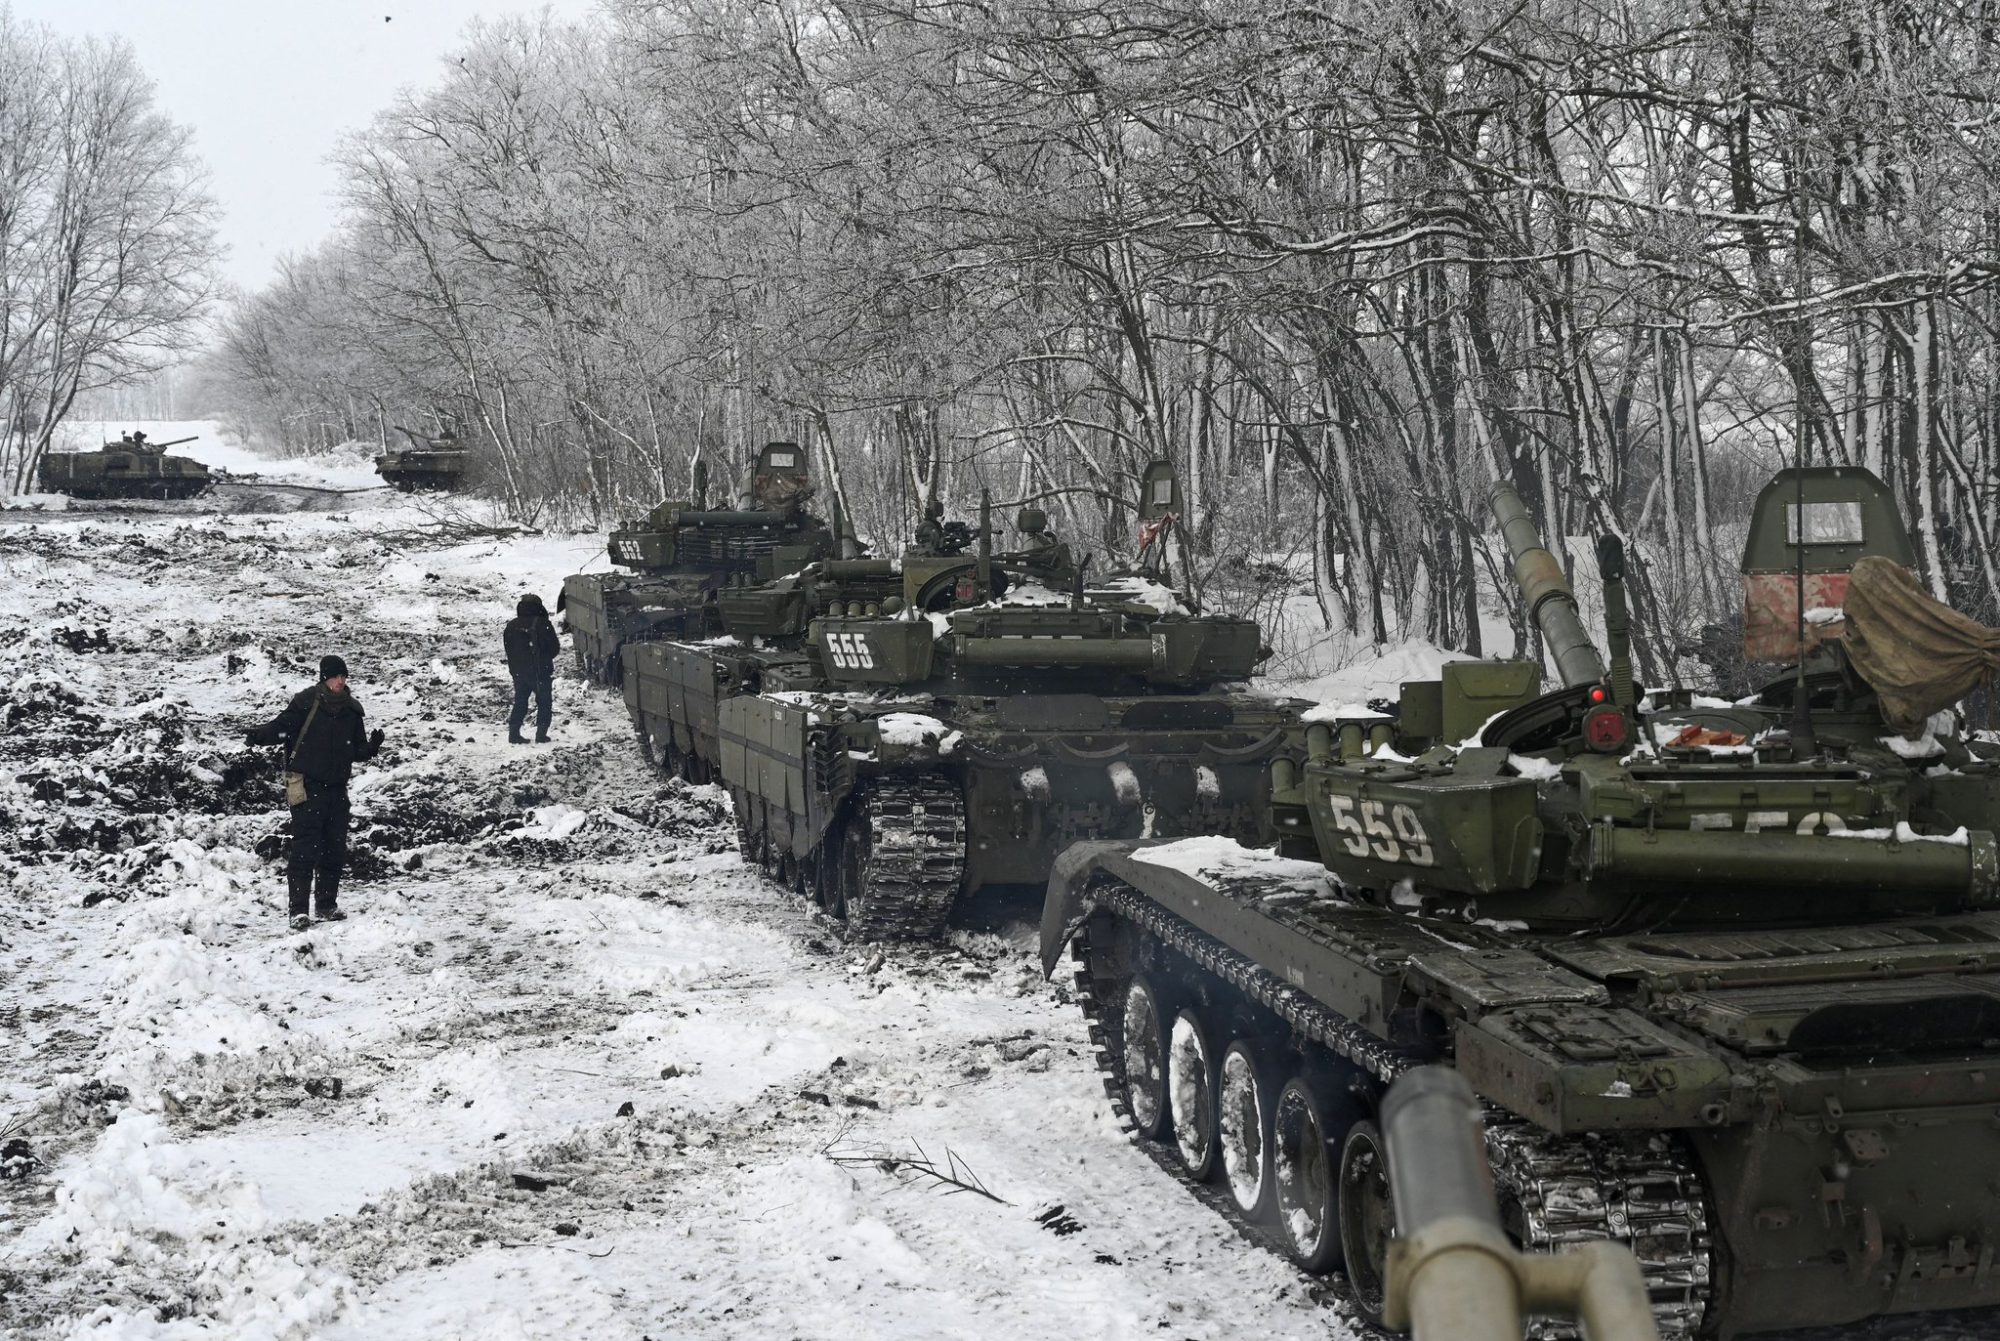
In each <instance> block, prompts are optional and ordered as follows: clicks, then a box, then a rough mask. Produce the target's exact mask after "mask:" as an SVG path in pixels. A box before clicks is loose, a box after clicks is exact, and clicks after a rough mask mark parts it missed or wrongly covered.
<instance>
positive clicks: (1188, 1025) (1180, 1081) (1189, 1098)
mask: <svg viewBox="0 0 2000 1341" xmlns="http://www.w3.org/2000/svg"><path fill="white" fill-rule="evenodd" d="M1215 1065H1216V1056H1215V1048H1214V1045H1213V1044H1211V1043H1210V1041H1209V1035H1208V1028H1207V1026H1205V1025H1204V1024H1202V1022H1201V1017H1200V1016H1198V1015H1196V1014H1195V1013H1194V1011H1192V1010H1187V1009H1183V1010H1182V1011H1181V1012H1180V1014H1178V1015H1176V1016H1174V1024H1173V1029H1172V1031H1171V1032H1170V1033H1169V1034H1168V1035H1167V1097H1168V1099H1169V1101H1170V1103H1169V1107H1170V1108H1171V1110H1172V1112H1171V1114H1170V1116H1171V1117H1172V1119H1173V1126H1174V1148H1175V1150H1176V1151H1178V1152H1179V1154H1180V1157H1181V1166H1182V1167H1183V1168H1185V1169H1186V1170H1187V1171H1188V1176H1189V1177H1190V1178H1192V1179H1194V1180H1195V1181H1196V1182H1198V1183H1205V1182H1207V1181H1208V1180H1209V1179H1211V1178H1213V1177H1214V1176H1215V1173H1216V1170H1217V1169H1219V1168H1220V1167H1221V1166H1222V1142H1221V1138H1220V1134H1219V1133H1218V1131H1217V1130H1216V1107H1215V1093H1216V1084H1215Z"/></svg>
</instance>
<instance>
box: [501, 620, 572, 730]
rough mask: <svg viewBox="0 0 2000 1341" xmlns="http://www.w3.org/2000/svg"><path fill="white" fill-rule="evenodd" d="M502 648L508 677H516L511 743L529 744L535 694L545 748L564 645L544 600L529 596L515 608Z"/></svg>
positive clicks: (537, 720)
mask: <svg viewBox="0 0 2000 1341" xmlns="http://www.w3.org/2000/svg"><path fill="white" fill-rule="evenodd" d="M501 644H502V645H503V646H504V647H505V648H506V649H507V673H508V674H509V675H511V676H513V677H514V711H513V712H512V713H511V714H510V715H509V716H508V718H507V739H508V740H509V741H510V742H512V743H513V744H515V745H526V744H527V743H528V742H527V740H526V739H525V738H524V737H523V736H522V735H521V723H523V722H524V721H526V720H527V717H528V695H530V694H533V695H534V696H535V743H536V744H538V745H539V744H545V743H546V742H547V741H548V738H549V718H550V717H552V716H554V715H555V705H554V700H553V698H552V695H553V693H554V689H555V673H556V653H557V652H558V651H560V650H561V647H562V645H561V644H560V643H558V642H557V641H556V626H555V625H554V624H551V623H550V622H549V612H548V611H547V610H545V609H543V608H542V598H541V597H539V596H537V595H535V594H534V593H533V592H529V593H528V594H527V595H526V596H523V597H522V598H521V600H520V603H519V604H517V605H516V606H515V607H514V618H512V619H510V620H508V621H507V632H506V633H505V635H504V636H503V637H502V638H501Z"/></svg>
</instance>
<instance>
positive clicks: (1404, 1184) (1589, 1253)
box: [1382, 1066, 1659, 1341]
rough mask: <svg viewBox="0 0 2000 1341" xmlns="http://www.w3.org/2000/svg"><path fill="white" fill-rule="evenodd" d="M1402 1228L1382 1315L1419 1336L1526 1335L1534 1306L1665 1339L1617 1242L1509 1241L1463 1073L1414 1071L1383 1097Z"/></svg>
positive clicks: (1504, 1339) (1612, 1335) (1627, 1339)
mask: <svg viewBox="0 0 2000 1341" xmlns="http://www.w3.org/2000/svg"><path fill="white" fill-rule="evenodd" d="M1382 1131H1383V1137H1384V1140H1385V1141H1386V1143H1387V1145H1388V1155H1389V1187H1390V1191H1391V1194H1392V1196H1393V1197H1394V1199H1395V1204H1396V1233H1397V1237H1396V1239H1395V1240H1394V1241H1393V1242H1392V1243H1391V1244H1390V1245H1389V1278H1388V1298H1387V1300H1386V1301H1385V1302H1386V1307H1385V1308H1384V1310H1383V1313H1384V1320H1385V1321H1387V1322H1388V1324H1389V1325H1390V1326H1392V1327H1408V1328H1409V1329H1410V1332H1411V1334H1412V1335H1413V1336H1414V1337H1415V1339H1416V1341H1520V1338H1521V1335H1522V1332H1523V1329H1524V1327H1525V1324H1526V1320H1527V1317H1528V1315H1529V1314H1531V1313H1532V1314H1558V1315H1564V1316H1568V1317H1573V1318H1577V1319H1579V1320H1580V1321H1581V1322H1582V1323H1583V1326H1584V1332H1585V1334H1586V1335H1587V1336H1588V1337H1589V1338H1590V1341H1659V1332H1658V1330H1657V1329H1656V1328H1655V1327H1654V1325H1653V1313H1652V1307H1651V1305H1650V1302H1649V1301H1648V1299H1647V1296H1646V1282H1645V1278H1644V1277H1643V1276H1642V1275H1640V1273H1639V1262H1638V1259H1637V1258H1635V1257H1633V1256H1632V1252H1631V1249H1629V1248H1628V1247H1626V1246H1625V1245H1623V1244H1620V1243H1613V1242H1610V1241H1608V1240H1607V1241H1600V1242H1597V1243H1586V1244H1582V1245H1579V1246H1578V1247H1574V1248H1570V1249H1567V1250H1565V1251H1563V1252H1560V1253H1552V1254H1541V1253H1524V1252H1521V1251H1520V1250H1519V1249H1517V1248H1515V1247H1514V1245H1513V1244H1512V1243H1510V1242H1508V1240H1507V1236H1506V1234H1505V1233H1503V1232H1502V1231H1501V1228H1500V1212H1499V1206H1498V1203H1497V1200H1496V1198H1495V1196H1494V1191H1493V1171H1492V1169H1491V1167H1490V1166H1489V1165H1488V1164H1487V1161H1486V1141H1485V1138H1484V1135H1483V1133H1482V1127H1481V1118H1480V1108H1479V1100H1478V1098H1477V1096H1475V1095H1474V1094H1473V1092H1472V1086H1471V1085H1469V1084H1467V1083H1466V1080H1465V1077H1463V1076H1461V1075H1459V1074H1458V1072H1456V1071H1453V1070H1451V1069H1450V1068H1449V1067H1443V1066H1423V1067H1418V1068H1416V1069H1415V1070H1412V1071H1407V1072H1405V1073H1404V1074H1403V1075H1402V1076H1401V1077H1399V1078H1398V1079H1397V1081H1396V1083H1395V1084H1394V1085H1392V1086H1390V1087H1389V1094H1388V1097H1387V1098H1386V1099H1385V1100H1384V1101H1383V1104H1382Z"/></svg>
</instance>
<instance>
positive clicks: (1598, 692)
mask: <svg viewBox="0 0 2000 1341" xmlns="http://www.w3.org/2000/svg"><path fill="white" fill-rule="evenodd" d="M1610 697H1611V695H1609V694H1607V693H1605V692H1604V687H1603V686H1602V685H1599V686H1597V687H1596V688H1594V689H1592V690H1591V691H1590V701H1591V702H1592V703H1602V702H1604V700H1605V699H1607V698H1610Z"/></svg>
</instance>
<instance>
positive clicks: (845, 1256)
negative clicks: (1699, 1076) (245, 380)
mask: <svg viewBox="0 0 2000 1341" xmlns="http://www.w3.org/2000/svg"><path fill="white" fill-rule="evenodd" d="M364 501H366V500H364ZM357 506H358V507H359V504H358V505H357ZM427 522H428V518H427V517H426V516H425V515H424V514H423V513H422V512H421V511H414V510H412V509H411V507H410V506H409V505H408V504H407V503H405V502H400V501H397V500H396V499H395V498H394V497H393V496H388V495H375V496H373V501H368V502H366V508H365V509H362V510H354V511H350V512H344V513H329V514H319V513H313V514H289V515H284V516H260V515H254V514H241V513H230V514H224V515H217V514H213V513H203V512H200V511H197V510H192V509H191V510H189V511H187V512H184V513H172V514H168V513H147V514H143V515H135V516H123V515H94V514H89V513H83V512H68V513H59V512H57V513H46V514H41V515H36V516H29V517H26V518H22V517H10V518H8V519H7V520H6V521H5V522H3V523H0V575H4V581H0V1150H4V1157H3V1158H0V1172H4V1175H5V1176H4V1177H0V1334H6V1335H13V1334H17V1333H18V1334H21V1335H48V1336H79V1335H86V1334H87V1335H89V1336H92V1337H120V1338H124V1337H157V1338H187V1337H197V1336H199V1337H213V1336H230V1337H273V1338H303V1337H329V1338H357V1339H358V1338H363V1337H366V1338H370V1341H381V1339H382V1338H398V1337H410V1338H445V1337H487V1336H506V1337H565V1338H568V1337H577V1336H591V1337H595V1338H612V1339H615V1338H624V1337H629V1338H638V1337H642V1336H651V1337H656V1338H666V1337H676V1338H686V1337H736V1336H750V1335H755V1336H776V1337H788V1336H812V1337H849V1336H852V1337H861V1336H867V1337H871V1338H875V1337H912V1338H929V1337H947V1336H967V1335H979V1336H981V1337H983V1338H988V1339H990V1341H998V1339H999V1338H1012V1337H1019V1338H1036V1339H1037V1341H1039V1339H1040V1338H1046V1337H1050V1336H1063V1337H1105V1338H1117V1337H1142V1336H1143V1337H1156V1336H1160V1337H1175V1338H1182V1337H1198V1338H1205V1337H1216V1338H1221V1337H1234V1336H1242V1335H1256V1336H1266V1337H1310V1338H1320V1337H1339V1336H1345V1335H1350V1334H1352V1331H1351V1325H1350V1324H1349V1323H1348V1322H1346V1321H1345V1320H1344V1319H1343V1315H1342V1312H1341V1309H1340V1307H1339V1306H1338V1304H1337V1303H1327V1302H1324V1301H1323V1299H1322V1298H1321V1296H1322V1295H1323V1294H1324V1291H1323V1290H1321V1289H1319V1288H1318V1287H1315V1286H1314V1285H1313V1284H1312V1283H1310V1282H1308V1281H1307V1280H1305V1279H1304V1278H1302V1277H1301V1276H1300V1275H1298V1273H1296V1272H1295V1271H1293V1270H1291V1269H1290V1268H1289V1267H1287V1266H1286V1265H1285V1264H1284V1263H1282V1262H1280V1261H1279V1260H1278V1259H1276V1258H1275V1257H1273V1256H1271V1255H1270V1254H1268V1253H1266V1252H1264V1251H1261V1250H1259V1249H1256V1248H1253V1247H1251V1246H1249V1245H1247V1244H1246V1243H1245V1242H1244V1241H1242V1240H1241V1239H1240V1238H1238V1237H1236V1236H1235V1235H1234V1234H1233V1233H1232V1231H1231V1230H1230V1229H1229V1228H1228V1227H1227V1226H1226V1225H1225V1224H1224V1222H1223V1221H1222V1220H1221V1219H1220V1218H1218V1217H1217V1216H1215V1215H1213V1214H1212V1213H1210V1212H1209V1211H1208V1210H1206V1209H1205V1208H1203V1207H1202V1206H1201V1205H1199V1204H1198V1203H1197V1202H1196V1201H1195V1200H1194V1199H1193V1198H1192V1197H1190V1196H1189V1195H1188V1194H1187V1193H1186V1192H1185V1191H1183V1190H1182V1189H1181V1188H1180V1187H1179V1186H1178V1185H1177V1184H1176V1183H1174V1182H1173V1181H1172V1180H1171V1179H1169V1178H1167V1177H1165V1176H1164V1175H1163V1174H1162V1173H1161V1171H1160V1169H1159V1168H1158V1167H1157V1166H1156V1165H1155V1164H1154V1163H1153V1162H1152V1161H1151V1160H1150V1159H1148V1158H1147V1157H1146V1156H1145V1155H1144V1154H1142V1153H1141V1152H1139V1151H1137V1150H1135V1149H1133V1148H1132V1147H1131V1146H1130V1145H1129V1144H1128V1142H1127V1139H1126V1137H1125V1136H1124V1135H1123V1134H1122V1133H1121V1132H1120V1131H1119V1130H1118V1128H1117V1126H1116V1125H1115V1123H1114V1122H1113V1120H1112V1117H1111V1114H1110V1111H1109V1107H1108V1105H1107V1104H1106V1103H1105V1102H1104V1100H1103V1098H1102V1091H1101V1088H1100V1087H1099V1085H1098V1083H1097V1080H1096V1078H1095V1073H1094V1071H1093V1069H1092V1066H1091V1062H1090V1053H1089V1049H1088V1046H1087V1043H1086V1038H1085V1032H1084V1026H1083V1022H1082V1019H1081V1016H1080V1014H1079V1013H1078V1012H1077V1011H1076V1009H1075V1007H1074V1004H1073V1003H1072V1001H1071V1000H1070V997H1069V993H1068V990H1067V984H1066V983H1059V984H1055V985H1051V984H1048V983H1044V982H1043V981H1041V979H1040V977H1039V975H1038V973H1037V972H1036V969H1035V967H1034V950H1033V937H1032V929H1031V928H1028V927H1025V926H1023V927H1019V928H1013V929H1010V930H1008V931H1006V932H1004V933H999V934H993V933H977V934H975V933H961V934H959V935H958V936H957V937H956V939H955V940H954V941H953V943H952V944H950V945H949V946H947V947H945V948H943V949H942V950H939V951H935V952H931V953H917V954H911V955H908V956H907V957H905V958H897V957H894V956H884V955H882V954H880V953H878V952H876V951H875V950H873V949H871V948H867V947H848V946H846V945H844V944H843V943H842V942H841V941H840V939H839V938H838V936H837V935H836V934H835V932H834V930H833V928H832V927H831V926H830V925H828V924H826V923H825V922H823V921H820V920H818V919H817V918H816V916H815V915H813V914H812V913H810V912H809V911H808V910H807V909H806V908H805V907H804V906H802V905H801V904H799V903H797V902H795V901H789V900H787V899H786V898H784V897H783V896H781V895H780V894H778V893H777V892H776V891H775V889H773V888H772V887H770V886H767V885H765V884H764V883H763V882H762V881H760V880H759V879H758V878H757V877H756V876H755V875H753V874H752V873H751V872H750V871H749V870H748V869H747V868H745V867H744V866H743V864H742V863H741V862H740V861H739V859H738V858H737V856H736V855H735V851H734V845H733V841H732V833H731V826H730V824H729V822H728V821H727V816H726V808H725V804H724V802H723V801H722V798H721V797H720V795H719V794H718V793H716V792H714V791H712V790H706V789H699V788H697V789H690V788H687V787H685V786H684V785H682V784H680V783H678V782H674V783H669V784H662V783H661V782H659V781H658V780H657V779H655V778H654V777H652V776H651V775H649V774H648V773H647V772H645V771H644V768H643V766H642V764H641V762H640V759H639V756H638V752H637V750H636V749H635V748H634V747H633V744H632V738H631V731H630V727H629V726H628V724H627V721H626V718H625V714H624V709H623V707H622V706H621V704H620V703H619V701H618V699H617V698H616V697H615V696H613V695H611V694H608V693H604V692H601V691H587V690H585V689H584V688H583V687H582V686H580V685H579V684H577V683H576V682H574V681H570V680H560V681H559V682H558V686H557V703H556V713H557V715H556V725H555V733H554V734H555V739H554V741H553V743H552V744H550V745H548V746H544V747H539V748H524V747H520V746H510V745H508V744H506V743H505V729H504V722H503V717H504V713H505V708H506V694H507V684H506V678H505V674H504V671H503V668H502V666H501V663H500V660H499V655H498V653H499V634H500V628H501V625H502V623H503V622H504V621H505V620H506V618H507V617H508V616H509V615H510V614H511V612H512V609H513V605H514V601H515V599H516V598H517V596H518V595H519V594H520V593H521V592H522V591H523V590H528V589H532V590H536V591H539V592H540V593H541V594H542V595H543V597H544V599H546V600H550V601H553V598H554V595H555V592H556V590H557V587H558V584H559V580H560V578H561V576H562V575H563V574H565V573H567V572H572V571H575V570H576V569H577V568H579V567H581V566H583V565H584V564H585V563H586V562H587V561H589V560H591V559H592V558H593V557H594V556H596V555H597V554H598V552H599V548H600V538H593V537H590V536H582V537H573V538H545V537H517V538H505V539H496V538H490V537H482V538H475V539H470V540H465V541H462V542H454V541H452V540H451V539H449V538H446V537H443V536H436V535H432V536H430V537H429V538H426V536H425V533H424V531H423V528H424V527H425V526H426V524H427ZM328 651H335V652H339V653H341V654H342V655H343V656H345V658H346V659H347V661H348V663H349V665H350V667H351V668H352V670H353V677H354V678H353V685H354V691H355V693H356V694H357V695H358V696H359V697H360V699H361V700H362V702H363V704H364V706H365V707H366V709H367V714H368V719H369V721H370V723H371V724H372V725H379V726H381V727H383V728H384V729H385V730H386V731H387V733H388V743H387V747H386V750H385V752H384V754H383V756H382V757H381V758H380V759H378V760H377V761H376V762H375V763H373V764H369V765H363V766H362V767H361V768H360V769H359V770H358V772H357V777H356V781H355V784H354V788H353V802H354V809H355V826H354V827H355V856H354V860H353V863H352V865H351V870H350V878H349V880H348V882H347V884H346V885H345V886H344V889H343V895H342V900H341V901H342V904H343V906H345V907H346V908H348V909H349V911H350V912H351V914H352V920H350V921H348V922H346V923H344V924H340V925H335V926H315V927H314V928H313V929H312V930H311V931H310V932H307V933H304V934H293V933H290V932H288V931H287V930H286V928H285V920H284V918H283V916H282V904H283V894H282V883H283V881H282V875H281V872H280V870H279V867H278V865H277V862H278V860H279V854H280V844H279V840H278V837H277V835H278V831H279V827H280V821H281V805H280V801H281V786H280V780H279V764H278V760H277V758H276V757H275V753H274V752H273V751H269V750H261V751H253V750H250V749H248V748H247V747H245V746H244V745H243V744H242V735H243V732H244V730H245V729H246V728H247V727H248V726H249V725H250V724H252V723H253V722H255V721H258V720H261V719H263V718H266V717H268V716H270V715H272V714H273V713H275V711H276V710H277V708H278V707H279V706H281V705H282V703H283V702H284V699H285V697H286V696H287V695H288V694H290V693H291V692H293V691H295V690H297V689H298V688H301V687H303V686H304V685H305V684H306V683H307V682H309V681H310V679H311V678H312V668H313V667H314V666H315V664H316V662H317V659H318V657H319V655H320V654H321V653H323V652H328ZM565 664H566V662H565ZM920 1153H921V1154H922V1155H926V1156H928V1157H929V1158H930V1159H932V1160H935V1161H938V1162H939V1163H940V1164H946V1163H947V1162H951V1161H955V1167H957V1168H958V1169H960V1170H961V1171H962V1173H963V1176H964V1177H965V1178H966V1179H967V1180H968V1181H970V1180H973V1179H976V1180H977V1181H978V1182H979V1183H981V1184H983V1186H984V1188H985V1189H986V1190H987V1191H988V1192H990V1193H991V1197H990V1198H989V1197H987V1196H982V1195H979V1194H978V1193H976V1192H961V1193H958V1194H956V1195H948V1192H949V1190H950V1189H948V1188H945V1187H942V1186H939V1185H938V1184H936V1183H935V1182H934V1181H932V1180H930V1179H927V1178H926V1177H924V1176H923V1175H922V1174H921V1173H920V1172H918V1171H916V1170H915V1169H913V1168H912V1167H911V1165H910V1162H909V1161H911V1160H912V1159H915V1158H917V1157H919V1156H920ZM1056 1207H1060V1208H1061V1213H1060V1214H1059V1215H1054V1214H1050V1212H1051V1211H1052V1209H1053V1208H1056ZM1044 1220H1046V1221H1048V1226H1047V1227H1045V1225H1044V1223H1043V1221H1044ZM1071 1225H1075V1226H1078V1228H1076V1229H1075V1230H1074V1231H1073V1232H1065V1233H1057V1232H1055V1230H1056V1229H1057V1228H1062V1229H1068V1227H1069V1226H1071Z"/></svg>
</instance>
